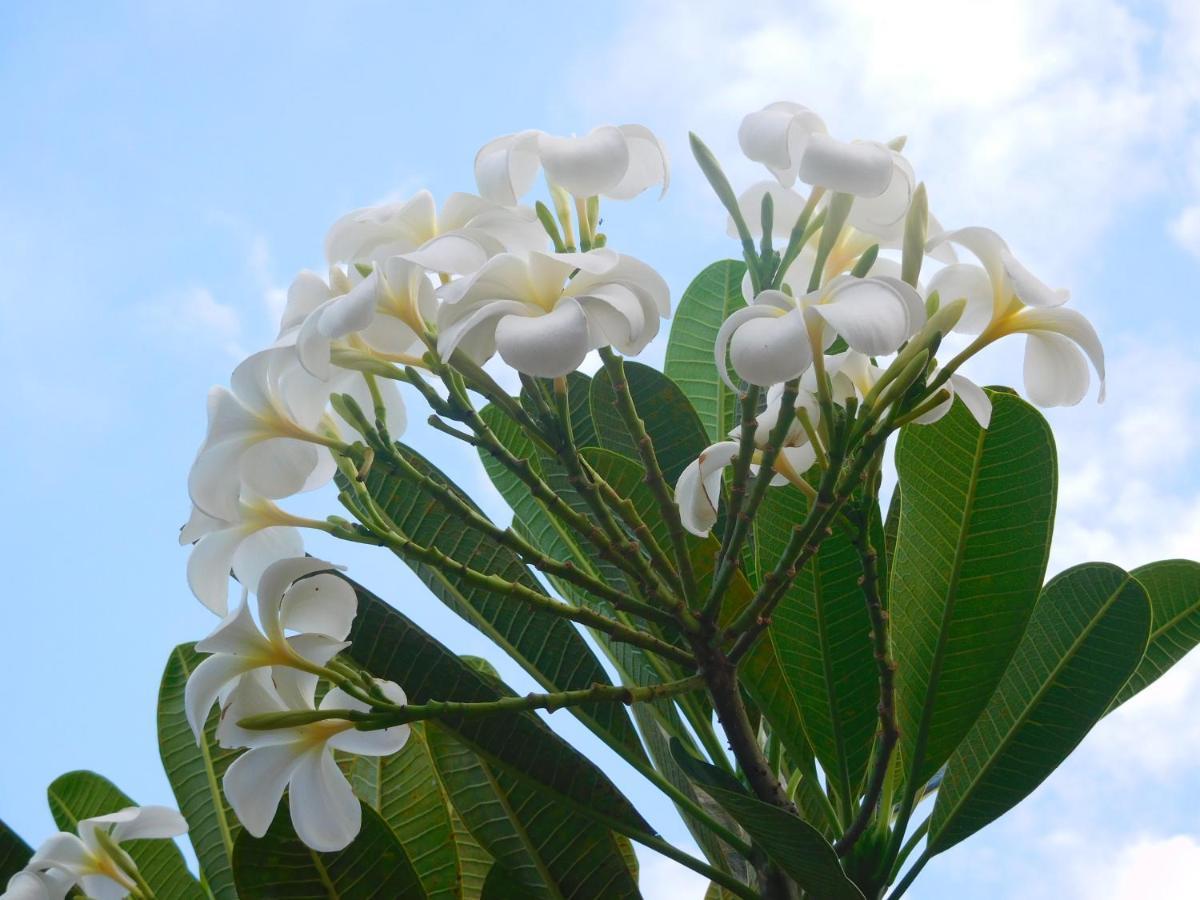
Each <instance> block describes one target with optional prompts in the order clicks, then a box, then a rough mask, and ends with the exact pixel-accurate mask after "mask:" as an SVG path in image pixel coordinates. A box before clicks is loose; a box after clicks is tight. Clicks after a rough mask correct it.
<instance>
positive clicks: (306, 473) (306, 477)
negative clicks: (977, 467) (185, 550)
mask: <svg viewBox="0 0 1200 900" xmlns="http://www.w3.org/2000/svg"><path fill="white" fill-rule="evenodd" d="M230 385H231V388H232V389H231V390H230V389H226V388H223V387H214V388H213V389H212V390H211V391H210V392H209V395H208V431H207V434H206V435H205V438H204V443H203V444H202V445H201V447H200V451H199V453H198V454H197V455H196V460H195V462H194V463H192V469H191V472H190V473H189V475H188V493H189V494H190V495H191V500H192V503H193V504H195V506H196V507H197V508H198V509H200V510H201V511H203V512H204V513H205V514H207V515H209V516H213V517H215V518H218V519H224V520H226V521H234V520H236V519H237V518H238V515H239V511H240V510H239V505H238V500H239V497H240V496H241V494H242V489H243V487H245V488H246V489H247V491H248V492H250V493H253V494H256V495H258V496H262V497H267V498H270V499H279V498H281V497H288V496H291V495H292V494H295V493H298V492H300V491H305V490H311V489H313V488H316V487H319V486H321V485H322V484H324V483H325V482H327V481H328V480H329V479H330V478H331V477H333V472H334V469H335V466H334V461H333V459H332V457H331V456H330V454H329V451H328V446H329V445H330V443H331V439H330V438H329V437H327V436H325V435H322V434H320V433H318V430H317V429H318V426H319V425H320V423H321V419H322V417H323V416H324V414H325V405H326V403H327V402H328V400H329V395H330V386H329V385H328V384H327V383H326V382H323V381H321V380H320V379H319V378H314V377H313V376H312V375H310V374H309V373H308V372H306V371H304V369H303V368H302V367H301V366H300V363H299V360H298V359H297V358H296V354H295V352H294V351H293V349H292V348H290V347H271V348H268V349H266V350H262V351H259V352H258V353H254V354H252V355H251V356H249V357H248V358H247V359H245V360H244V361H243V362H242V363H240V364H239V365H238V366H237V368H235V369H234V370H233V376H232V378H231V380H230Z"/></svg>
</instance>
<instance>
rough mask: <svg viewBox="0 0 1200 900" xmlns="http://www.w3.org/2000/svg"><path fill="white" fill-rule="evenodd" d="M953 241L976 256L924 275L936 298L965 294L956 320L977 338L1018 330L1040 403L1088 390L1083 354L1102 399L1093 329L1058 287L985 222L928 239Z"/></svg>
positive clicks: (1028, 379)
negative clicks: (976, 261) (1027, 264)
mask: <svg viewBox="0 0 1200 900" xmlns="http://www.w3.org/2000/svg"><path fill="white" fill-rule="evenodd" d="M944 242H953V243H956V244H959V245H960V246H962V247H965V248H966V249H968V250H970V251H971V253H973V254H974V255H975V256H976V257H977V258H978V259H979V261H980V262H981V263H982V264H983V266H982V268H980V267H979V266H973V265H967V264H961V265H957V266H948V267H946V268H945V269H943V270H941V271H940V272H938V273H937V274H936V275H935V276H934V277H933V278H931V279H930V282H929V290H930V291H931V292H932V291H935V290H936V291H937V292H938V296H939V298H940V299H941V301H942V302H943V303H944V302H947V301H951V300H956V299H959V298H965V299H966V301H967V306H966V311H965V312H964V314H963V318H962V320H960V324H959V326H958V329H959V330H962V331H964V332H967V333H972V332H978V333H979V338H978V344H979V345H980V346H983V345H986V344H988V343H991V342H992V341H994V340H997V339H999V338H1001V337H1004V336H1005V335H1009V334H1018V333H1023V334H1025V335H1026V338H1025V373H1024V374H1025V392H1026V394H1028V395H1029V398H1030V399H1031V400H1032V401H1033V402H1034V403H1037V404H1038V405H1039V406H1073V405H1075V404H1076V403H1078V402H1079V401H1080V400H1082V399H1083V397H1084V395H1086V394H1087V390H1088V385H1089V383H1090V381H1091V378H1090V375H1089V373H1088V360H1090V361H1091V364H1092V366H1093V367H1094V368H1095V369H1096V374H1097V375H1098V376H1099V378H1100V395H1099V397H1100V400H1101V401H1103V400H1104V348H1103V346H1102V345H1101V344H1100V338H1099V336H1098V335H1097V334H1096V329H1095V328H1093V327H1092V324H1091V323H1090V322H1088V320H1087V319H1085V318H1084V317H1083V316H1082V315H1081V314H1080V313H1078V312H1076V311H1075V310H1073V309H1067V308H1066V307H1064V306H1063V304H1065V303H1066V302H1067V300H1068V299H1069V298H1070V294H1069V293H1068V292H1067V291H1065V290H1055V289H1052V288H1050V287H1048V286H1047V285H1046V284H1045V283H1043V282H1042V281H1041V280H1040V279H1039V278H1038V277H1037V276H1036V275H1034V274H1033V273H1032V272H1030V271H1029V270H1028V269H1027V268H1026V267H1025V266H1024V265H1023V264H1022V263H1021V262H1020V260H1018V259H1017V258H1016V257H1015V256H1014V255H1013V254H1012V251H1011V250H1009V248H1008V244H1007V243H1005V241H1004V239H1003V238H1001V237H1000V235H998V234H996V232H994V231H992V230H991V229H988V228H980V227H970V228H960V229H958V230H956V231H948V232H944V233H942V234H940V235H936V236H935V237H933V238H932V239H931V240H930V244H931V245H932V246H936V245H938V244H941V243H944Z"/></svg>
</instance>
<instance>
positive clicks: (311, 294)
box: [279, 269, 333, 337]
mask: <svg viewBox="0 0 1200 900" xmlns="http://www.w3.org/2000/svg"><path fill="white" fill-rule="evenodd" d="M332 296H333V293H332V292H331V291H330V290H329V285H328V284H326V283H325V279H324V278H322V277H321V276H320V275H318V274H317V273H316V272H313V271H311V270H309V269H303V270H302V271H301V272H300V274H299V275H297V276H296V277H295V278H293V279H292V283H291V284H290V285H288V292H287V303H286V304H285V305H284V307H283V316H282V317H281V318H280V322H279V337H283V336H284V335H285V334H287V333H288V332H290V331H292V330H293V329H295V328H299V327H300V326H301V325H302V324H304V320H305V319H307V318H308V317H309V316H310V315H311V314H312V313H313V312H315V311H316V309H317V307H319V306H320V305H321V304H322V303H324V302H325V301H326V300H328V299H329V298H330V297H332Z"/></svg>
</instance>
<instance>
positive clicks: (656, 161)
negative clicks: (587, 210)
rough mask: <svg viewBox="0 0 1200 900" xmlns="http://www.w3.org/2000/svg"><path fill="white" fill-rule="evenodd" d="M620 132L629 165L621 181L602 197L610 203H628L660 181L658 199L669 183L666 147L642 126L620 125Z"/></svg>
mask: <svg viewBox="0 0 1200 900" xmlns="http://www.w3.org/2000/svg"><path fill="white" fill-rule="evenodd" d="M620 132H621V134H622V135H624V137H625V146H626V147H627V149H628V151H629V165H628V166H627V167H626V169H625V174H624V175H623V176H622V177H621V180H620V181H619V182H617V184H615V185H613V186H612V187H610V188H608V190H606V191H605V194H607V195H608V196H609V197H612V198H613V199H614V200H628V199H630V198H631V197H636V196H637V195H638V194H640V193H641V192H642V191H644V190H646V188H648V187H651V186H652V185H655V184H658V183H660V182H661V183H662V191H660V192H659V197H662V196H663V194H665V193H666V192H667V187H668V185H670V183H671V164H670V161H669V160H668V159H667V148H666V147H664V146H663V145H662V142H661V141H659V139H658V138H657V137H656V136H655V134H654V132H652V131H651V130H650V129H649V128H647V127H646V126H644V125H622V126H620Z"/></svg>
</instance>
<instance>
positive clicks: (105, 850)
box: [2, 806, 188, 900]
mask: <svg viewBox="0 0 1200 900" xmlns="http://www.w3.org/2000/svg"><path fill="white" fill-rule="evenodd" d="M187 830H188V827H187V822H185V821H184V819H183V816H181V815H180V814H179V813H178V812H176V811H175V810H173V809H168V808H167V807H165V806H130V807H127V808H125V809H121V810H118V811H116V812H113V813H109V814H107V815H103V816H93V817H92V818H88V819H81V820H80V821H79V825H78V828H77V833H75V834H72V833H70V832H67V831H60V832H58V833H57V834H53V835H51V836H50V837H48V838H47V839H46V840H45V841H44V842H43V843H42V845H41V846H40V847H38V849H37V850H36V852H34V854H33V857H32V859H30V860H29V864H28V865H27V866H26V867H25V868H24V869H23V870H21V871H20V872H17V873H16V874H15V875H13V877H12V878H11V879H9V882H8V887H7V889H6V890H5V892H4V894H3V895H2V896H3V898H4V900H63V898H64V897H66V896H67V894H68V893H69V892H70V891H71V889H72V888H81V889H82V890H83V893H84V894H85V895H86V896H88V897H90V898H92V900H120V898H122V897H128V896H130V895H133V896H137V897H144V896H149V895H150V893H151V892H150V891H149V889H148V888H147V885H146V882H145V880H144V879H143V878H142V875H141V873H140V872H139V871H138V867H137V864H136V863H135V862H134V861H133V858H132V857H131V856H130V855H129V853H128V852H127V851H125V850H124V849H123V848H122V847H121V844H122V843H123V842H124V841H132V840H140V839H170V838H174V837H178V836H179V835H181V834H185V833H187Z"/></svg>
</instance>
